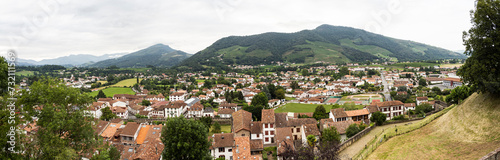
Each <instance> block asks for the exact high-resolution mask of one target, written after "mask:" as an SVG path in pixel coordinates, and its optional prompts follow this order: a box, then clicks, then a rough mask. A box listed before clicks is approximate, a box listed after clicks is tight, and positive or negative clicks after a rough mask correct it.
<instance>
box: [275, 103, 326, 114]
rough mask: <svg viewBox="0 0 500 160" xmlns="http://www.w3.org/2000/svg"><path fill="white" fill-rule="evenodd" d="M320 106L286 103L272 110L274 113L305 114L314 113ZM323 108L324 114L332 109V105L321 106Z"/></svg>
mask: <svg viewBox="0 0 500 160" xmlns="http://www.w3.org/2000/svg"><path fill="white" fill-rule="evenodd" d="M319 105H320V104H302V103H287V104H285V105H284V106H281V107H279V108H276V109H275V110H274V112H275V113H281V112H295V113H306V112H314V110H315V109H316V107H317V106H319ZM323 107H325V110H326V112H329V111H330V109H331V108H332V105H323Z"/></svg>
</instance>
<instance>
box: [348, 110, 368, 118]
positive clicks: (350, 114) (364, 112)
mask: <svg viewBox="0 0 500 160" xmlns="http://www.w3.org/2000/svg"><path fill="white" fill-rule="evenodd" d="M345 113H346V114H347V116H348V117H353V116H361V115H368V114H370V112H368V110H367V109H359V110H352V111H345Z"/></svg>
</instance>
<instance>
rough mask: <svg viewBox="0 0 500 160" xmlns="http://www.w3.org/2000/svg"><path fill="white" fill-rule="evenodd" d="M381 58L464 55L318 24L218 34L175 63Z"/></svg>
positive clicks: (299, 61)
mask: <svg viewBox="0 0 500 160" xmlns="http://www.w3.org/2000/svg"><path fill="white" fill-rule="evenodd" d="M381 58H388V59H389V58H390V59H393V60H399V61H406V60H435V59H449V58H466V56H465V55H463V54H459V53H456V52H452V51H449V50H446V49H442V48H438V47H434V46H430V45H426V44H422V43H417V42H412V41H408V40H399V39H394V38H390V37H385V36H383V35H379V34H374V33H370V32H367V31H364V30H361V29H355V28H351V27H341V26H331V25H321V26H319V27H317V28H316V29H313V30H302V31H299V32H295V33H275V32H269V33H263V34H258V35H250V36H229V37H225V38H221V39H219V40H217V41H216V42H215V43H213V44H212V45H211V46H209V47H207V48H206V49H204V50H202V51H199V52H197V53H196V54H194V55H193V56H191V57H190V58H188V59H186V60H185V61H183V62H182V63H180V64H179V66H187V67H200V66H216V65H221V64H223V65H228V64H242V65H258V64H271V63H272V62H289V63H315V62H329V63H347V62H362V61H366V60H371V61H373V60H375V59H381Z"/></svg>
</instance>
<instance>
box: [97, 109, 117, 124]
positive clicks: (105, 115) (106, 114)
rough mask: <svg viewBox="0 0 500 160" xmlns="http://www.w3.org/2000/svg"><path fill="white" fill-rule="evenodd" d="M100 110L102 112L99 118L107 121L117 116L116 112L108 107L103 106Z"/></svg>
mask: <svg viewBox="0 0 500 160" xmlns="http://www.w3.org/2000/svg"><path fill="white" fill-rule="evenodd" d="M101 112H102V115H101V120H105V121H109V120H111V119H113V118H116V117H117V116H116V114H114V113H113V111H111V109H109V107H104V108H103V109H101Z"/></svg>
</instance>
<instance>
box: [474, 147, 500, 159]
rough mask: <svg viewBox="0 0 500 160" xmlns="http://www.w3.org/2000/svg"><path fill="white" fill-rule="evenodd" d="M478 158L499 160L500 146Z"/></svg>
mask: <svg viewBox="0 0 500 160" xmlns="http://www.w3.org/2000/svg"><path fill="white" fill-rule="evenodd" d="M479 160H500V148H498V149H496V150H494V151H493V152H490V153H488V154H487V155H485V156H483V157H481V158H480V159H479Z"/></svg>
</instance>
